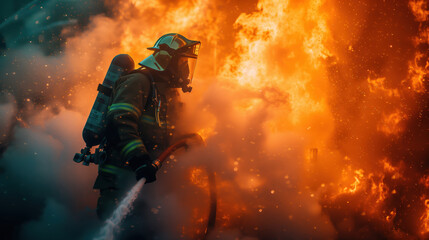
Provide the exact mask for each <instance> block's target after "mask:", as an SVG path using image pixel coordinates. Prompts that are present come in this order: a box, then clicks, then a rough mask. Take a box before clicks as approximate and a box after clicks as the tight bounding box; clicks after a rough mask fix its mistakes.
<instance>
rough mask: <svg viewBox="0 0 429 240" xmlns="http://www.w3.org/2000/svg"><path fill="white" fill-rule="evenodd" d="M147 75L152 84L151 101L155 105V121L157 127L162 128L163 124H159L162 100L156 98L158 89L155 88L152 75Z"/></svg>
mask: <svg viewBox="0 0 429 240" xmlns="http://www.w3.org/2000/svg"><path fill="white" fill-rule="evenodd" d="M148 75H149V77H150V81H151V83H152V101H153V102H154V103H155V105H156V109H155V120H156V123H157V124H158V126H159V127H162V125H163V124H162V122H161V119H160V118H159V112H160V111H161V103H162V100H161V98H159V97H158V89H157V87H156V83H155V80H154V79H153V76H152V74H151V73H150V72H148Z"/></svg>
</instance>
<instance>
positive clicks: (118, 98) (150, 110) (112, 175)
mask: <svg viewBox="0 0 429 240" xmlns="http://www.w3.org/2000/svg"><path fill="white" fill-rule="evenodd" d="M180 106H181V103H180V101H179V94H178V92H177V90H176V89H173V88H168V87H167V83H166V82H165V81H163V80H162V79H161V78H158V77H157V76H156V75H152V74H151V73H150V72H149V70H136V71H134V72H132V73H130V74H128V75H126V76H123V77H121V78H119V80H118V81H117V82H116V83H115V86H114V88H113V98H112V103H111V105H110V107H109V110H108V112H107V117H106V120H107V127H106V131H107V133H106V136H107V146H106V150H107V159H106V161H105V162H104V163H102V164H100V166H99V175H98V177H97V180H96V182H95V184H94V189H101V190H103V189H118V188H120V187H121V186H118V185H120V184H121V183H120V182H119V181H118V179H117V175H119V172H121V171H123V170H127V169H128V170H129V168H130V167H129V166H128V163H129V160H130V159H132V158H136V157H137V158H138V157H139V156H142V155H144V154H149V155H150V156H151V158H152V159H155V158H156V157H157V156H158V155H159V154H160V153H161V152H162V151H163V150H164V149H166V148H167V147H168V146H169V145H170V142H171V139H172V137H173V133H174V128H175V127H174V120H175V119H176V116H177V112H178V111H179V108H180Z"/></svg>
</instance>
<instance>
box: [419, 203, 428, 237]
mask: <svg viewBox="0 0 429 240" xmlns="http://www.w3.org/2000/svg"><path fill="white" fill-rule="evenodd" d="M424 206H425V212H424V213H423V215H422V216H421V217H420V221H421V232H420V234H421V235H422V236H425V235H426V234H427V233H429V199H425V200H424Z"/></svg>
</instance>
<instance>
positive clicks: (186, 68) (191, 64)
mask: <svg viewBox="0 0 429 240" xmlns="http://www.w3.org/2000/svg"><path fill="white" fill-rule="evenodd" d="M196 65H197V58H196V57H184V56H181V57H179V59H178V64H177V66H178V73H179V76H180V78H181V79H182V80H183V81H185V82H188V83H192V78H193V77H194V70H195V66H196Z"/></svg>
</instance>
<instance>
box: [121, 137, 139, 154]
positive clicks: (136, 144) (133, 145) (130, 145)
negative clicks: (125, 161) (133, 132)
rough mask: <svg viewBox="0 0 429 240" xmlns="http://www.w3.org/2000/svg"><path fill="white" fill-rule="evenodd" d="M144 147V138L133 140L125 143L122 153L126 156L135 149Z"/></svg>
mask: <svg viewBox="0 0 429 240" xmlns="http://www.w3.org/2000/svg"><path fill="white" fill-rule="evenodd" d="M142 147H144V145H143V142H142V140H140V139H137V140H132V141H131V142H129V143H128V144H127V145H125V147H123V148H122V151H121V155H122V156H124V157H126V156H127V155H128V154H129V153H130V152H131V151H133V150H134V149H137V148H142Z"/></svg>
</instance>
